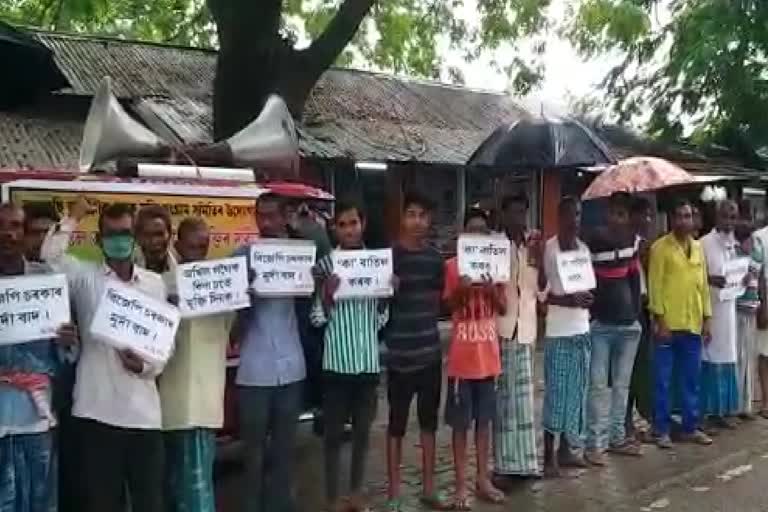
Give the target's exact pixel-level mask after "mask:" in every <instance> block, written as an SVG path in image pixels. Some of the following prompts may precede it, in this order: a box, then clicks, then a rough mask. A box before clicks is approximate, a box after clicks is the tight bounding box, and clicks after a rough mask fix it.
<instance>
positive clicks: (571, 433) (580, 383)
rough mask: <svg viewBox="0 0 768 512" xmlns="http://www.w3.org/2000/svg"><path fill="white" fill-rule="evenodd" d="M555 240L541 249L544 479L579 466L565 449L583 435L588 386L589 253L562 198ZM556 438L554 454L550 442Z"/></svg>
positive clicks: (577, 210)
mask: <svg viewBox="0 0 768 512" xmlns="http://www.w3.org/2000/svg"><path fill="white" fill-rule="evenodd" d="M557 213H558V217H557V218H558V226H557V228H558V231H557V235H555V236H554V237H552V238H550V239H549V240H548V241H547V243H546V246H545V248H544V275H545V277H546V280H547V283H548V290H549V292H548V295H547V327H546V334H545V336H546V338H545V339H544V385H545V389H544V410H543V413H542V416H543V418H542V420H543V424H544V473H545V475H546V476H549V477H558V476H560V466H561V465H562V466H579V467H583V466H585V463H584V460H583V458H582V457H581V456H577V455H575V454H574V453H573V452H572V450H571V448H581V447H582V445H583V441H584V437H585V435H586V405H587V404H586V399H587V387H588V384H589V361H590V339H589V308H590V307H591V306H592V303H593V301H594V296H593V294H592V290H593V289H594V288H595V274H594V271H593V269H592V259H591V258H590V254H589V248H588V247H587V246H586V245H585V244H584V242H582V241H581V240H579V238H578V233H579V226H580V224H581V203H580V202H579V200H578V199H576V198H574V197H564V198H563V199H562V200H561V201H560V204H559V206H558V211H557ZM557 438H559V441H560V446H559V453H557V454H556V452H555V446H556V445H555V442H556V441H557Z"/></svg>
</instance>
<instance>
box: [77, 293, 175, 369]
mask: <svg viewBox="0 0 768 512" xmlns="http://www.w3.org/2000/svg"><path fill="white" fill-rule="evenodd" d="M179 319H180V315H179V310H178V309H176V308H175V307H173V306H171V305H170V304H168V303H167V302H165V301H160V300H157V299H154V298H152V297H149V296H147V295H144V294H143V293H141V292H140V291H138V290H136V289H134V288H130V287H128V286H126V285H124V284H122V283H119V282H117V281H115V280H109V281H108V282H107V284H106V286H105V289H104V295H103V296H102V297H101V302H99V306H98V307H97V308H96V313H95V314H94V316H93V321H92V322H91V327H90V329H91V334H92V335H93V336H95V337H98V338H99V339H101V340H102V341H104V342H106V343H109V344H110V345H113V346H115V347H116V348H119V349H125V348H127V349H131V350H133V351H134V352H136V353H137V354H138V355H139V356H141V357H142V358H144V359H147V360H149V361H152V362H156V363H164V362H166V361H167V360H168V358H169V357H171V353H172V352H173V342H174V337H175V336H176V329H178V327H179Z"/></svg>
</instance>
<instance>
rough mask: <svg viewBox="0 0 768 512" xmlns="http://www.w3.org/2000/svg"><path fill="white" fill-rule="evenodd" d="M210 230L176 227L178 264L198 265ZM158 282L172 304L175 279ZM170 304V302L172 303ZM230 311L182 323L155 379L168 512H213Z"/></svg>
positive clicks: (194, 222)
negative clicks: (217, 434)
mask: <svg viewBox="0 0 768 512" xmlns="http://www.w3.org/2000/svg"><path fill="white" fill-rule="evenodd" d="M209 241H210V231H209V229H208V225H207V224H206V223H205V220H203V219H202V218H200V217H188V218H186V219H184V220H182V221H181V223H179V227H178V230H177V241H176V244H175V248H176V252H177V254H178V257H179V259H178V263H179V264H180V265H183V264H186V263H191V262H197V261H203V260H205V258H206V256H207V255H208V247H209ZM172 272H173V271H170V272H166V273H165V274H164V275H163V277H164V279H165V281H166V284H167V285H168V290H169V293H170V294H171V296H170V297H169V300H171V302H177V301H178V300H184V298H181V299H179V297H178V295H176V296H175V297H174V293H178V292H177V291H176V286H175V283H176V276H175V275H174V274H173V273H172ZM174 299H176V300H174ZM233 321H234V312H231V311H230V312H223V313H216V314H211V315H207V316H199V317H194V318H188V319H185V320H182V322H181V324H180V326H179V330H178V332H177V333H176V345H175V349H174V353H173V356H172V357H171V359H170V360H169V361H168V364H167V365H166V367H165V370H164V371H163V374H162V375H161V376H160V379H159V380H158V386H159V389H160V401H161V405H162V409H163V430H164V431H165V436H164V437H165V450H166V458H167V460H166V471H165V474H166V501H167V505H168V508H167V510H169V511H177V512H189V511H195V512H215V510H216V503H215V500H214V487H213V462H214V458H215V455H216V430H217V429H220V428H221V427H222V425H223V423H224V386H225V381H226V362H227V344H228V342H229V331H230V329H231V327H232V324H233Z"/></svg>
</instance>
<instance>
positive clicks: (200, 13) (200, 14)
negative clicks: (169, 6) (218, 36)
mask: <svg viewBox="0 0 768 512" xmlns="http://www.w3.org/2000/svg"><path fill="white" fill-rule="evenodd" d="M206 13H207V7H206V5H205V4H202V5H201V6H200V8H199V9H198V10H197V12H196V13H195V14H194V15H193V16H192V17H191V18H190V19H188V20H186V21H184V22H182V23H180V24H179V27H178V28H177V29H176V31H175V32H174V33H173V34H172V35H171V36H170V37H168V38H166V39H165V41H164V42H166V43H172V42H174V41H176V40H177V39H178V38H179V37H181V35H182V34H183V33H184V32H185V31H187V30H189V29H190V28H192V27H193V26H195V25H196V24H197V23H199V22H200V21H202V19H203V18H205V15H206Z"/></svg>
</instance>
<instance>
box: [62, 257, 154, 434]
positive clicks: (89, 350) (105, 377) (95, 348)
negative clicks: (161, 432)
mask: <svg viewBox="0 0 768 512" xmlns="http://www.w3.org/2000/svg"><path fill="white" fill-rule="evenodd" d="M59 265H60V268H63V269H64V270H65V272H66V274H67V278H68V281H69V293H70V296H71V297H72V302H73V305H74V308H75V313H76V317H77V324H78V325H79V326H80V338H81V352H80V359H79V361H78V363H77V378H76V380H75V391H74V405H73V407H72V414H73V415H74V416H77V417H78V418H87V419H92V420H96V421H99V422H101V423H105V424H107V425H111V426H114V427H122V428H133V429H160V428H161V426H162V414H161V409H160V395H159V393H158V390H157V384H156V383H155V378H156V377H157V376H158V375H159V374H160V372H161V371H162V369H163V368H162V366H159V365H151V364H145V370H144V372H142V374H141V375H136V374H135V373H133V372H130V371H128V370H126V369H125V368H124V367H123V363H122V361H121V360H120V358H119V356H118V354H117V351H116V349H115V348H113V347H112V346H110V345H108V344H107V343H106V342H104V341H102V340H100V339H98V338H96V337H94V336H92V335H91V334H90V325H91V322H92V320H93V316H94V314H95V313H96V308H97V307H98V305H99V302H100V301H101V299H102V296H103V295H104V288H105V285H106V283H107V281H108V280H110V279H114V280H116V279H118V278H117V276H116V275H115V274H114V272H113V271H112V270H111V269H110V268H109V267H107V266H106V265H103V264H98V263H88V262H81V261H76V260H73V259H71V258H67V257H64V258H63V259H62V261H61V262H60V264H59ZM123 284H124V285H127V286H130V287H132V288H135V289H137V290H138V291H140V292H142V293H144V294H146V295H148V296H150V297H152V298H154V299H156V300H162V301H164V300H166V299H167V293H166V290H165V284H164V283H163V280H162V278H161V277H160V276H159V275H158V274H155V273H154V272H150V271H148V270H145V269H143V268H140V267H137V266H135V265H134V267H133V277H132V278H131V280H130V281H129V282H127V283H125V282H123Z"/></svg>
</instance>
